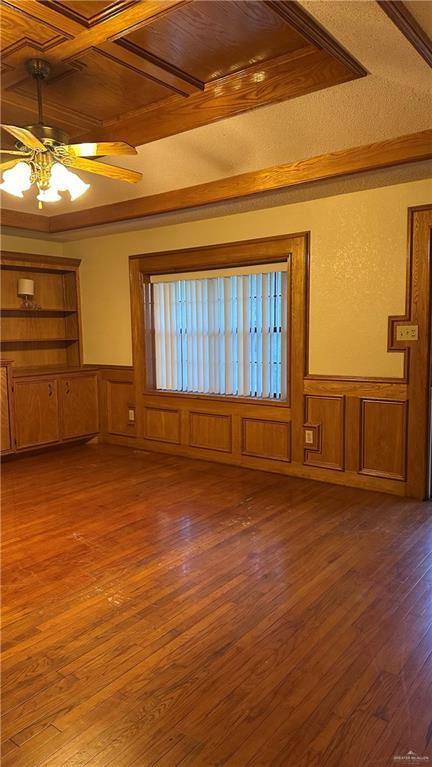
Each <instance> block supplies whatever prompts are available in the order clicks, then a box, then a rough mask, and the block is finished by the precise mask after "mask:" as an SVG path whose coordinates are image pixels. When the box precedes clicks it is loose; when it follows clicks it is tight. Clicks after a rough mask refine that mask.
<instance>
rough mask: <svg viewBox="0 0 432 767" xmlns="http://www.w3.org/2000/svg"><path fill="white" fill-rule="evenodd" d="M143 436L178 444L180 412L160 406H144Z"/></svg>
mask: <svg viewBox="0 0 432 767" xmlns="http://www.w3.org/2000/svg"><path fill="white" fill-rule="evenodd" d="M144 418H145V425H144V429H145V437H146V439H151V440H156V441H159V442H171V443H172V444H174V445H179V444H180V412H179V411H178V410H170V409H168V408H162V407H146V408H145V412H144Z"/></svg>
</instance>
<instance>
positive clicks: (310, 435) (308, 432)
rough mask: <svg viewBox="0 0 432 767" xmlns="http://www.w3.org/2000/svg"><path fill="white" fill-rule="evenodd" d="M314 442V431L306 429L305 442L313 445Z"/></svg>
mask: <svg viewBox="0 0 432 767" xmlns="http://www.w3.org/2000/svg"><path fill="white" fill-rule="evenodd" d="M313 443H314V433H313V431H312V429H305V444H306V445H313Z"/></svg>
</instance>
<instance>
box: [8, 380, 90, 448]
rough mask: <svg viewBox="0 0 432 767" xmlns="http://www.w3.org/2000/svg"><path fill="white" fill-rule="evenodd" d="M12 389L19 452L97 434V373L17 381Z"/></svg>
mask: <svg viewBox="0 0 432 767" xmlns="http://www.w3.org/2000/svg"><path fill="white" fill-rule="evenodd" d="M13 388H14V393H13V398H14V410H15V430H16V436H15V442H16V444H15V448H16V450H24V449H26V448H30V447H39V446H43V445H49V444H56V443H58V442H62V441H66V440H71V439H79V438H80V437H83V438H85V437H89V436H91V435H93V434H97V433H98V431H99V416H98V384H97V374H96V373H75V374H74V375H71V376H63V375H57V376H56V375H53V376H46V375H45V376H41V377H36V376H32V377H31V378H30V377H29V378H26V377H18V378H15V380H14V385H13Z"/></svg>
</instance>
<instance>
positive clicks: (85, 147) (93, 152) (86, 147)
mask: <svg viewBox="0 0 432 767" xmlns="http://www.w3.org/2000/svg"><path fill="white" fill-rule="evenodd" d="M64 148H65V149H67V151H68V153H69V154H72V155H74V157H102V155H111V154H137V150H136V149H135V147H134V146H131V145H130V144H125V142H124V141H97V142H95V143H94V144H92V143H88V144H66V146H65V147H64Z"/></svg>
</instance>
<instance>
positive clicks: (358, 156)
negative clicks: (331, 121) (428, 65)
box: [49, 130, 432, 233]
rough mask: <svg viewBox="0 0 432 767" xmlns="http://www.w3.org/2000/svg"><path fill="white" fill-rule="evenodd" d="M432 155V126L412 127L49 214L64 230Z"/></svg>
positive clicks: (56, 228)
mask: <svg viewBox="0 0 432 767" xmlns="http://www.w3.org/2000/svg"><path fill="white" fill-rule="evenodd" d="M431 158H432V130H426V131H421V132H419V133H410V134H408V135H405V136H399V137H398V138H393V139H386V140H385V141H378V142H376V143H374V144H368V145H365V146H360V147H353V148H351V149H343V150H341V151H338V152H332V153H330V154H324V155H319V156H317V157H312V158H310V159H307V160H299V161H298V162H294V163H287V164H285V165H277V166H274V167H272V168H265V169H264V170H258V171H250V172H248V173H242V174H241V175H238V176H230V177H228V178H224V179H219V180H217V181H211V182H210V183H206V184H198V185H196V186H190V187H186V188H184V189H175V190H173V191H170V192H162V193H161V194H155V195H149V196H147V197H140V198H138V199H134V200H125V201H124V202H118V203H113V204H111V205H101V206H100V207H98V208H91V209H89V210H84V211H79V212H76V213H63V214H60V215H57V216H52V217H51V218H50V219H49V231H50V232H52V233H56V232H65V231H70V230H73V229H81V228H83V227H92V226H101V225H102V224H109V223H114V222H117V221H127V220H131V219H135V218H146V217H148V216H154V215H158V214H162V213H168V212H172V211H178V210H187V209H190V208H196V207H202V206H203V205H210V204H212V203H216V202H222V201H225V200H233V199H239V198H241V197H248V196H251V195H255V194H260V193H263V192H269V191H275V190H277V189H286V188H288V187H293V186H298V185H300V184H305V183H310V182H315V181H321V180H323V179H329V178H336V177H339V176H345V175H350V174H353V173H360V172H362V171H369V170H376V169H378V168H388V167H391V166H393V165H401V164H404V163H409V162H417V161H420V160H427V159H431Z"/></svg>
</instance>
